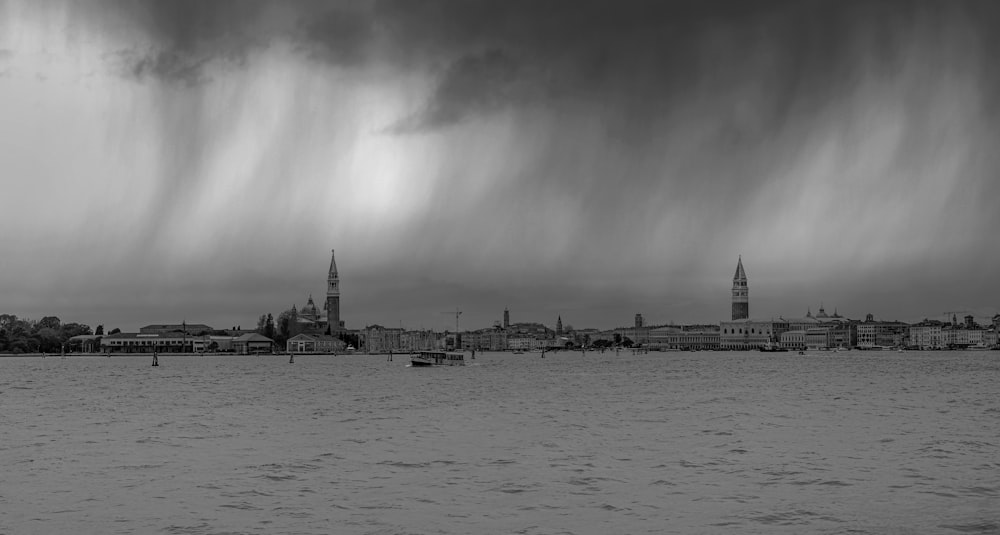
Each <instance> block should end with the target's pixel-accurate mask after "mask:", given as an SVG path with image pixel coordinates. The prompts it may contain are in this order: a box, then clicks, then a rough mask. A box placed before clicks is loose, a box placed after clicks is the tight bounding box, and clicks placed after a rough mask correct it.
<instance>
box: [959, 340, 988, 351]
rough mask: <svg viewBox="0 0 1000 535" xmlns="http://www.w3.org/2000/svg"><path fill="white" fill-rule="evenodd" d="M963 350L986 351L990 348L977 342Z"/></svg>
mask: <svg viewBox="0 0 1000 535" xmlns="http://www.w3.org/2000/svg"><path fill="white" fill-rule="evenodd" d="M965 349H966V351H987V350H989V349H990V346H988V345H986V344H984V343H982V342H979V343H977V344H973V345H971V346H969V347H967V348H965Z"/></svg>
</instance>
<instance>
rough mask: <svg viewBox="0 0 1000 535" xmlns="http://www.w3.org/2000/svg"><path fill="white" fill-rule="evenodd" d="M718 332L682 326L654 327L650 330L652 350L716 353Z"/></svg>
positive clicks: (718, 339)
mask: <svg viewBox="0 0 1000 535" xmlns="http://www.w3.org/2000/svg"><path fill="white" fill-rule="evenodd" d="M719 344H720V334H719V331H718V330H709V329H695V330H688V329H686V328H684V327H681V326H673V325H670V326H664V327H653V328H650V329H649V344H648V347H649V348H650V349H680V350H685V351H714V350H716V349H719Z"/></svg>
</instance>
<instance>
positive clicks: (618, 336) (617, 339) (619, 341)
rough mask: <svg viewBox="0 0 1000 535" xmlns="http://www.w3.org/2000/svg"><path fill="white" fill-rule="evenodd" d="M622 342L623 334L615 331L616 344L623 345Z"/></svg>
mask: <svg viewBox="0 0 1000 535" xmlns="http://www.w3.org/2000/svg"><path fill="white" fill-rule="evenodd" d="M621 343H622V335H621V334H619V333H615V345H616V346H617V345H621Z"/></svg>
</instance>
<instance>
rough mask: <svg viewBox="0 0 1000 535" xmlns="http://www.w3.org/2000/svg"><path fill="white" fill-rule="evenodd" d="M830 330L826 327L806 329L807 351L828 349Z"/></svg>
mask: <svg viewBox="0 0 1000 535" xmlns="http://www.w3.org/2000/svg"><path fill="white" fill-rule="evenodd" d="M829 334H830V330H829V329H828V328H826V327H811V328H809V329H806V349H809V350H813V351H815V350H819V349H828V348H829V347H830V342H829Z"/></svg>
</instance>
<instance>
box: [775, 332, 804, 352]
mask: <svg viewBox="0 0 1000 535" xmlns="http://www.w3.org/2000/svg"><path fill="white" fill-rule="evenodd" d="M778 345H779V346H780V347H783V348H785V349H795V350H802V349H805V348H806V332H805V331H785V332H783V333H781V335H780V337H779V341H778Z"/></svg>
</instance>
